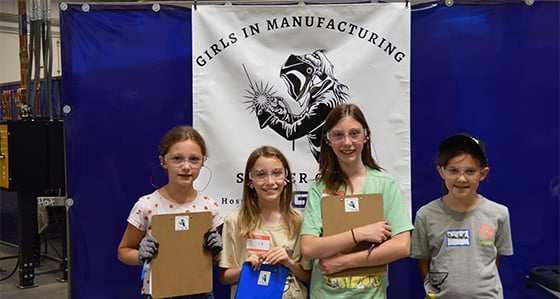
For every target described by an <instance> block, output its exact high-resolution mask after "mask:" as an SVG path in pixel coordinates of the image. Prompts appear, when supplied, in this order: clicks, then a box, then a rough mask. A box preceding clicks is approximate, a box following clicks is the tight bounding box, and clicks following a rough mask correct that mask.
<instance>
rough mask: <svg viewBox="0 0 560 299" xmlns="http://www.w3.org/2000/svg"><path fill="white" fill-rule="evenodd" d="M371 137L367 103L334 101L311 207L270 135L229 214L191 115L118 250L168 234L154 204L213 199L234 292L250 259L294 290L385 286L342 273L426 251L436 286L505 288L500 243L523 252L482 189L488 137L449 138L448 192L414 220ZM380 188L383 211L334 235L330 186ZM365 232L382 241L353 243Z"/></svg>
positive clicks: (353, 291)
mask: <svg viewBox="0 0 560 299" xmlns="http://www.w3.org/2000/svg"><path fill="white" fill-rule="evenodd" d="M371 138H372V136H371V130H370V127H369V126H368V124H367V121H366V118H365V116H364V115H363V113H362V111H361V110H360V109H359V108H358V106H356V105H355V104H341V105H338V106H336V107H335V108H333V109H332V111H331V112H330V113H329V115H328V116H327V117H326V119H325V123H324V127H323V132H322V141H321V152H320V158H319V176H318V179H317V180H316V181H315V182H313V183H312V185H311V187H310V189H309V192H308V201H307V205H306V207H305V210H304V215H302V213H301V212H300V211H298V210H296V209H294V208H293V207H292V206H291V200H292V188H293V186H292V183H291V181H290V177H291V170H290V166H289V163H288V161H287V159H286V157H285V156H284V155H283V154H282V153H281V152H280V151H279V150H278V149H276V148H274V147H271V146H262V147H259V148H257V149H255V150H254V151H253V152H252V153H251V154H250V156H249V157H248V159H247V163H246V167H245V172H244V178H245V181H244V184H243V195H242V203H241V206H240V207H238V208H236V209H234V210H232V211H231V212H230V213H228V215H226V217H225V220H223V219H224V218H223V217H222V216H221V215H220V211H219V207H218V205H217V204H216V202H214V201H213V200H211V199H210V198H209V197H208V196H204V195H201V194H199V193H198V191H196V190H194V188H193V187H192V182H193V181H194V179H196V177H197V176H198V172H199V170H200V167H202V166H203V164H204V161H205V159H206V147H205V145H204V140H203V139H202V137H201V136H200V134H198V132H196V130H194V129H192V128H190V127H183V126H181V127H177V128H174V129H172V130H170V131H169V132H168V133H167V134H166V136H165V137H164V141H163V142H162V146H161V147H162V150H161V153H160V161H161V166H162V167H163V168H164V170H165V171H166V172H167V174H168V178H169V182H168V184H166V185H165V186H164V187H162V188H160V189H158V190H156V191H155V192H154V193H152V194H150V195H146V196H144V197H142V198H140V199H139V200H138V202H137V203H136V204H135V206H134V208H133V209H132V210H131V213H130V216H129V219H128V222H129V224H128V226H127V229H126V231H125V233H124V235H123V239H122V241H121V244H120V245H119V255H118V256H119V259H120V260H121V261H122V262H123V263H126V264H129V265H137V264H143V263H144V262H145V261H147V262H149V260H150V259H151V257H152V256H153V255H154V254H157V240H155V239H154V238H153V237H152V236H151V234H150V218H151V216H152V215H154V214H159V213H171V212H175V213H176V212H178V211H196V210H200V209H203V210H210V211H212V214H213V229H211V230H210V231H209V232H208V233H207V234H206V235H205V242H204V244H201V245H203V246H204V247H205V248H207V249H208V250H212V251H213V252H214V253H215V255H216V256H215V258H216V262H219V268H220V273H219V279H220V282H221V283H224V284H229V285H231V286H232V289H231V297H232V298H234V296H235V292H236V288H237V284H238V282H239V278H240V274H241V269H242V265H243V263H245V262H247V263H250V264H251V266H252V268H253V269H254V270H258V269H259V268H260V267H261V266H262V265H263V264H271V265H276V266H283V267H286V268H287V269H288V270H289V274H288V278H287V279H286V285H285V288H284V294H283V299H288V298H292V299H298V298H302V299H303V298H307V297H308V295H309V297H310V298H317V299H323V298H360V299H361V298H386V297H387V293H386V291H387V287H388V285H389V282H388V278H387V276H386V275H382V276H350V277H338V276H336V275H335V276H333V275H332V274H335V273H337V272H340V271H342V270H346V269H351V268H358V267H368V266H374V265H382V264H389V263H391V262H393V261H396V260H398V259H401V258H404V257H408V256H410V257H412V258H415V259H418V264H419V270H420V274H421V277H422V278H423V279H424V287H425V291H426V295H425V296H426V298H473V299H474V298H503V290H502V285H501V282H500V277H499V273H498V262H499V257H500V256H501V255H511V254H513V246H512V240H511V232H510V224H509V213H508V209H507V207H505V206H503V205H500V204H498V203H495V202H493V201H491V200H489V199H487V198H485V197H484V196H482V195H480V194H478V187H479V184H480V182H482V181H483V180H484V179H485V178H486V176H487V175H488V173H489V171H490V168H489V167H488V161H487V157H486V151H485V147H484V143H483V142H482V141H480V140H478V139H476V138H475V137H474V136H472V135H469V134H466V133H462V134H457V135H453V136H450V137H448V138H446V139H444V140H443V141H442V142H441V143H440V146H439V157H438V161H437V165H436V170H437V172H438V173H439V175H440V176H441V178H442V180H443V181H444V190H445V193H446V194H445V195H444V196H442V197H441V198H438V199H436V200H434V201H432V202H430V203H428V204H426V205H425V206H423V207H422V208H420V209H419V210H418V212H417V214H416V217H415V223H414V226H413V225H412V223H411V217H410V216H409V214H408V211H407V210H406V207H405V204H404V201H403V198H402V195H401V191H400V186H399V183H398V182H397V181H396V180H395V178H394V177H393V176H391V175H390V174H388V173H387V172H385V171H384V170H383V169H382V168H381V167H380V166H379V165H378V164H377V162H376V161H375V160H374V158H373V156H372V148H371ZM369 193H381V194H382V196H383V210H384V221H380V222H376V223H371V224H369V225H365V226H361V227H355V228H353V229H351V230H349V231H345V232H342V233H339V234H336V235H332V236H328V237H326V236H323V231H322V216H321V215H322V214H321V198H322V197H324V196H329V195H351V194H369ZM222 222H223V234H222V237H221V236H220V234H219V233H218V231H219V230H220V227H221V225H222ZM411 231H412V237H411ZM222 238H223V243H222ZM255 239H258V240H261V241H262V240H266V242H264V243H263V242H253V240H255ZM362 241H367V242H371V243H373V244H375V248H374V249H373V250H372V251H371V252H369V251H368V250H364V251H358V252H353V253H345V252H346V251H347V250H348V249H350V248H352V247H353V246H354V245H355V244H357V243H359V242H362ZM254 244H260V245H259V246H257V247H255V245H254ZM222 246H223V250H222V251H221V253H219V252H220V250H221V249H222ZM261 247H262V248H261ZM148 286H149V280H148V281H146V279H145V280H144V287H143V291H142V293H143V294H145V295H146V296H147V298H149V295H150V294H149V292H147V288H148ZM307 286H309V289H310V291H309V293H308V290H307ZM200 296H201V297H200V298H212V297H213V294H211V293H210V294H200ZM181 298H199V297H189V296H186V297H181Z"/></svg>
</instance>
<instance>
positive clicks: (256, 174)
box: [249, 168, 288, 182]
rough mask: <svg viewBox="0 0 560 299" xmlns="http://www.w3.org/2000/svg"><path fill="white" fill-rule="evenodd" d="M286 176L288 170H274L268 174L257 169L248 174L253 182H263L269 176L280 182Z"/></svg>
mask: <svg viewBox="0 0 560 299" xmlns="http://www.w3.org/2000/svg"><path fill="white" fill-rule="evenodd" d="M287 175H288V170H287V169H284V168H274V169H272V170H271V171H270V172H267V171H266V170H264V169H257V170H255V171H253V172H249V179H250V180H253V181H260V182H264V181H266V180H267V179H268V177H269V176H270V177H271V178H272V179H273V180H275V181H281V180H283V179H285V178H286V176H287Z"/></svg>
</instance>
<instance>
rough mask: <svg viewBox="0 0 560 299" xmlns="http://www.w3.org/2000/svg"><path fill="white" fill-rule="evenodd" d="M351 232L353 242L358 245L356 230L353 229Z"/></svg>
mask: <svg viewBox="0 0 560 299" xmlns="http://www.w3.org/2000/svg"><path fill="white" fill-rule="evenodd" d="M350 232H351V233H352V240H354V243H356V244H358V241H356V235H354V229H353V228H351V229H350Z"/></svg>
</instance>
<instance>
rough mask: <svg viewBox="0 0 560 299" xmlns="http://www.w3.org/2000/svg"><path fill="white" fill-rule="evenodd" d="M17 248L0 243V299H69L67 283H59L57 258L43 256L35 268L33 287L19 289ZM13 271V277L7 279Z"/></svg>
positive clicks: (59, 274) (58, 261) (58, 262)
mask: <svg viewBox="0 0 560 299" xmlns="http://www.w3.org/2000/svg"><path fill="white" fill-rule="evenodd" d="M17 255H18V249H17V247H15V246H13V245H10V244H4V243H0V280H2V281H0V298H1V299H34V298H42V299H55V298H56V299H66V298H69V294H70V292H69V285H70V284H69V283H68V282H66V281H60V279H59V278H61V277H63V276H62V272H61V271H60V269H59V266H60V260H59V259H58V258H57V257H51V256H48V255H44V256H43V257H42V258H41V262H40V264H39V265H38V266H36V267H35V279H34V283H35V285H36V286H35V287H28V288H23V289H22V288H20V287H18V285H19V284H20V279H19V273H18V269H15V267H16V264H17V260H18V259H17ZM14 269H15V270H16V271H15V272H14V273H13V275H11V276H10V277H9V278H7V279H5V280H4V278H6V277H8V276H9V275H10V274H11V273H12V272H13V271H14Z"/></svg>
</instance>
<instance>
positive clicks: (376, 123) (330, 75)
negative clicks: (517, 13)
mask: <svg viewBox="0 0 560 299" xmlns="http://www.w3.org/2000/svg"><path fill="white" fill-rule="evenodd" d="M192 22H193V24H192V31H193V126H194V127H195V128H196V129H198V130H199V131H200V132H201V134H202V135H203V136H204V138H205V140H206V141H207V143H208V144H207V145H208V149H209V158H208V162H207V163H206V165H207V166H208V167H209V169H211V171H212V178H211V180H210V183H209V184H208V186H207V187H206V189H205V190H204V191H203V192H204V193H206V194H208V195H209V196H211V197H213V198H214V199H215V200H216V201H217V202H219V203H221V205H222V211H223V212H228V211H229V210H231V209H232V208H234V207H236V206H237V205H238V204H239V203H240V198H241V193H242V185H241V184H243V183H244V182H243V171H244V168H245V162H246V159H247V157H248V156H249V154H250V153H251V152H252V151H253V150H254V149H255V148H257V147H259V146H261V145H272V146H275V147H277V148H279V149H280V150H281V151H282V152H283V153H284V154H285V155H286V156H287V157H288V160H289V162H290V166H291V168H292V171H293V172H294V174H293V182H294V184H295V190H298V192H297V194H296V196H295V198H294V205H295V206H296V207H297V208H303V206H304V205H305V202H306V199H307V189H308V187H309V185H310V183H311V182H312V180H313V178H315V176H316V174H317V173H318V163H317V154H318V149H319V148H318V145H319V141H320V139H319V138H320V137H321V128H322V123H323V120H324V118H325V116H326V114H327V113H328V112H329V111H330V109H332V107H334V106H335V105H338V104H340V103H345V102H349V103H355V104H357V105H359V106H360V108H361V109H362V110H363V112H364V113H365V115H366V117H367V119H368V123H369V125H370V127H371V129H372V144H373V148H374V151H375V152H374V153H373V155H374V157H375V158H376V160H377V162H378V163H379V164H380V165H381V166H382V167H383V168H384V169H385V170H386V171H388V172H389V173H391V174H393V175H394V176H395V177H396V178H397V179H398V180H399V182H400V183H401V186H402V190H403V194H404V196H405V200H406V201H407V204H408V207H409V210H410V206H411V205H410V10H409V8H408V7H407V6H405V4H404V3H385V4H379V3H370V4H339V5H291V6H287V5H286V6H243V5H239V6H235V5H234V6H232V5H228V6H209V5H208V6H207V5H199V6H198V7H197V9H196V10H193V14H192ZM263 111H264V113H263ZM272 119H273V120H274V121H271V120H272ZM200 181H201V182H199V183H200V185H203V186H204V185H205V183H206V182H207V181H208V177H207V176H204V178H201V179H200ZM203 181H204V182H203Z"/></svg>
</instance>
